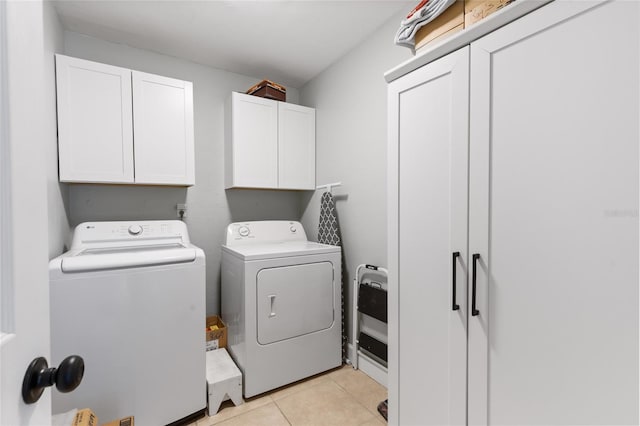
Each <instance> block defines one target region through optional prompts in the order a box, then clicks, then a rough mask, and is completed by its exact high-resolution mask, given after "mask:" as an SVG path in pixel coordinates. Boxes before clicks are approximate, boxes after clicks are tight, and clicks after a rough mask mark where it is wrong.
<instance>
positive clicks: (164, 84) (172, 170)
mask: <svg viewBox="0 0 640 426" xmlns="http://www.w3.org/2000/svg"><path fill="white" fill-rule="evenodd" d="M56 81H57V100H58V155H59V165H60V181H61V182H89V183H123V184H149V185H193V184H194V183H195V170H194V162H195V161H194V138H193V85H192V83H191V82H187V81H182V80H176V79H173V78H168V77H162V76H158V75H154V74H148V73H142V72H139V71H132V70H129V69H125V68H120V67H115V66H111V65H105V64H101V63H97V62H92V61H87V60H84V59H78V58H72V57H68V56H64V55H56Z"/></svg>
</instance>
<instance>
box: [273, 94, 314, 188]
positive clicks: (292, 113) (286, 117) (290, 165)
mask: <svg viewBox="0 0 640 426" xmlns="http://www.w3.org/2000/svg"><path fill="white" fill-rule="evenodd" d="M278 141H279V144H278V148H279V149H278V187H279V188H282V189H315V186H316V110H315V109H313V108H307V107H303V106H300V105H294V104H288V103H285V102H278Z"/></svg>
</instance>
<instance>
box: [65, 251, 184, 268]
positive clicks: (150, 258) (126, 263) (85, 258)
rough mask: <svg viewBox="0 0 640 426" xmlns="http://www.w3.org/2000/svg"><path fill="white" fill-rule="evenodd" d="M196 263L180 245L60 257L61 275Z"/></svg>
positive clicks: (88, 252)
mask: <svg viewBox="0 0 640 426" xmlns="http://www.w3.org/2000/svg"><path fill="white" fill-rule="evenodd" d="M195 260H196V249H195V248H193V247H187V246H185V245H183V244H166V245H155V246H129V247H117V248H104V249H100V248H94V249H86V250H81V251H79V252H74V253H67V255H66V256H62V261H61V270H62V272H66V273H68V272H87V271H101V270H108V269H122V268H134V267H141V266H158V265H169V264H174V263H186V262H193V261H195Z"/></svg>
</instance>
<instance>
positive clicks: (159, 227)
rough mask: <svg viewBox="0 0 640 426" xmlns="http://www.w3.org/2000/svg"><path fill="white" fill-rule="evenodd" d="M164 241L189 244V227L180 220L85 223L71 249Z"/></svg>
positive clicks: (77, 232) (78, 228) (75, 232)
mask: <svg viewBox="0 0 640 426" xmlns="http://www.w3.org/2000/svg"><path fill="white" fill-rule="evenodd" d="M164 239H172V240H179V241H182V242H183V243H188V242H189V232H188V231H187V226H186V225H185V223H184V222H182V221H180V220H141V221H120V222H84V223H81V224H80V225H78V226H76V228H75V229H74V232H73V241H72V242H71V247H72V248H74V247H75V248H78V247H87V246H88V245H92V244H94V243H98V242H102V243H104V242H114V243H115V242H127V241H131V242H134V241H142V240H149V241H159V240H164Z"/></svg>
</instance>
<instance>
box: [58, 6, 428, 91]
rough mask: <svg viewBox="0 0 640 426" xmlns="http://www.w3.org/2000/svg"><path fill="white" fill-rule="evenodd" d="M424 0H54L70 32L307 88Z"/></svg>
mask: <svg viewBox="0 0 640 426" xmlns="http://www.w3.org/2000/svg"><path fill="white" fill-rule="evenodd" d="M417 1H418V0H412V1H400V0H391V1H386V0H371V1H368V0H340V1H323V0H295V1H292V0H289V1H286V0H280V1H270V0H261V1H245V0H199V1H194V0H181V1H167V0H138V1H133V0H131V1H116V0H98V1H96V0H73V1H69V0H54V5H55V8H56V10H57V12H58V15H59V17H60V20H61V22H62V25H63V26H64V28H65V29H67V30H70V31H74V32H79V33H82V34H87V35H90V36H94V37H97V38H100V39H103V40H107V41H111V42H115V43H124V44H127V45H129V46H133V47H137V48H141V49H147V50H152V51H155V52H159V53H163V54H166V55H171V56H176V57H180V58H184V59H187V60H190V61H194V62H198V63H200V64H205V65H209V66H211V67H214V68H218V69H223V70H227V71H231V72H235V73H239V74H244V75H248V76H253V77H257V78H268V79H270V80H273V81H275V82H278V83H280V84H283V85H284V86H289V87H294V88H300V87H302V86H303V85H304V84H305V83H306V82H308V81H309V80H311V79H312V78H313V77H315V76H316V75H318V74H319V73H320V72H321V71H322V70H324V69H325V68H326V67H328V66H329V65H331V64H332V63H333V62H335V61H336V60H337V59H339V58H340V57H341V56H343V55H344V54H345V53H347V52H348V51H349V50H351V49H352V48H353V47H355V46H357V45H358V44H360V43H361V42H362V41H364V40H365V39H366V38H367V37H368V36H369V35H371V34H372V33H373V32H374V31H375V30H376V29H377V28H379V27H380V26H381V25H382V24H383V23H385V22H386V21H388V20H389V19H390V18H391V17H392V16H394V15H396V14H397V13H400V12H402V11H409V10H410V9H411V8H412V7H413V6H414V5H415V3H417ZM399 24H400V22H398V25H399ZM393 35H394V34H389V43H390V44H393ZM398 48H399V49H400V47H398Z"/></svg>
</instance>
